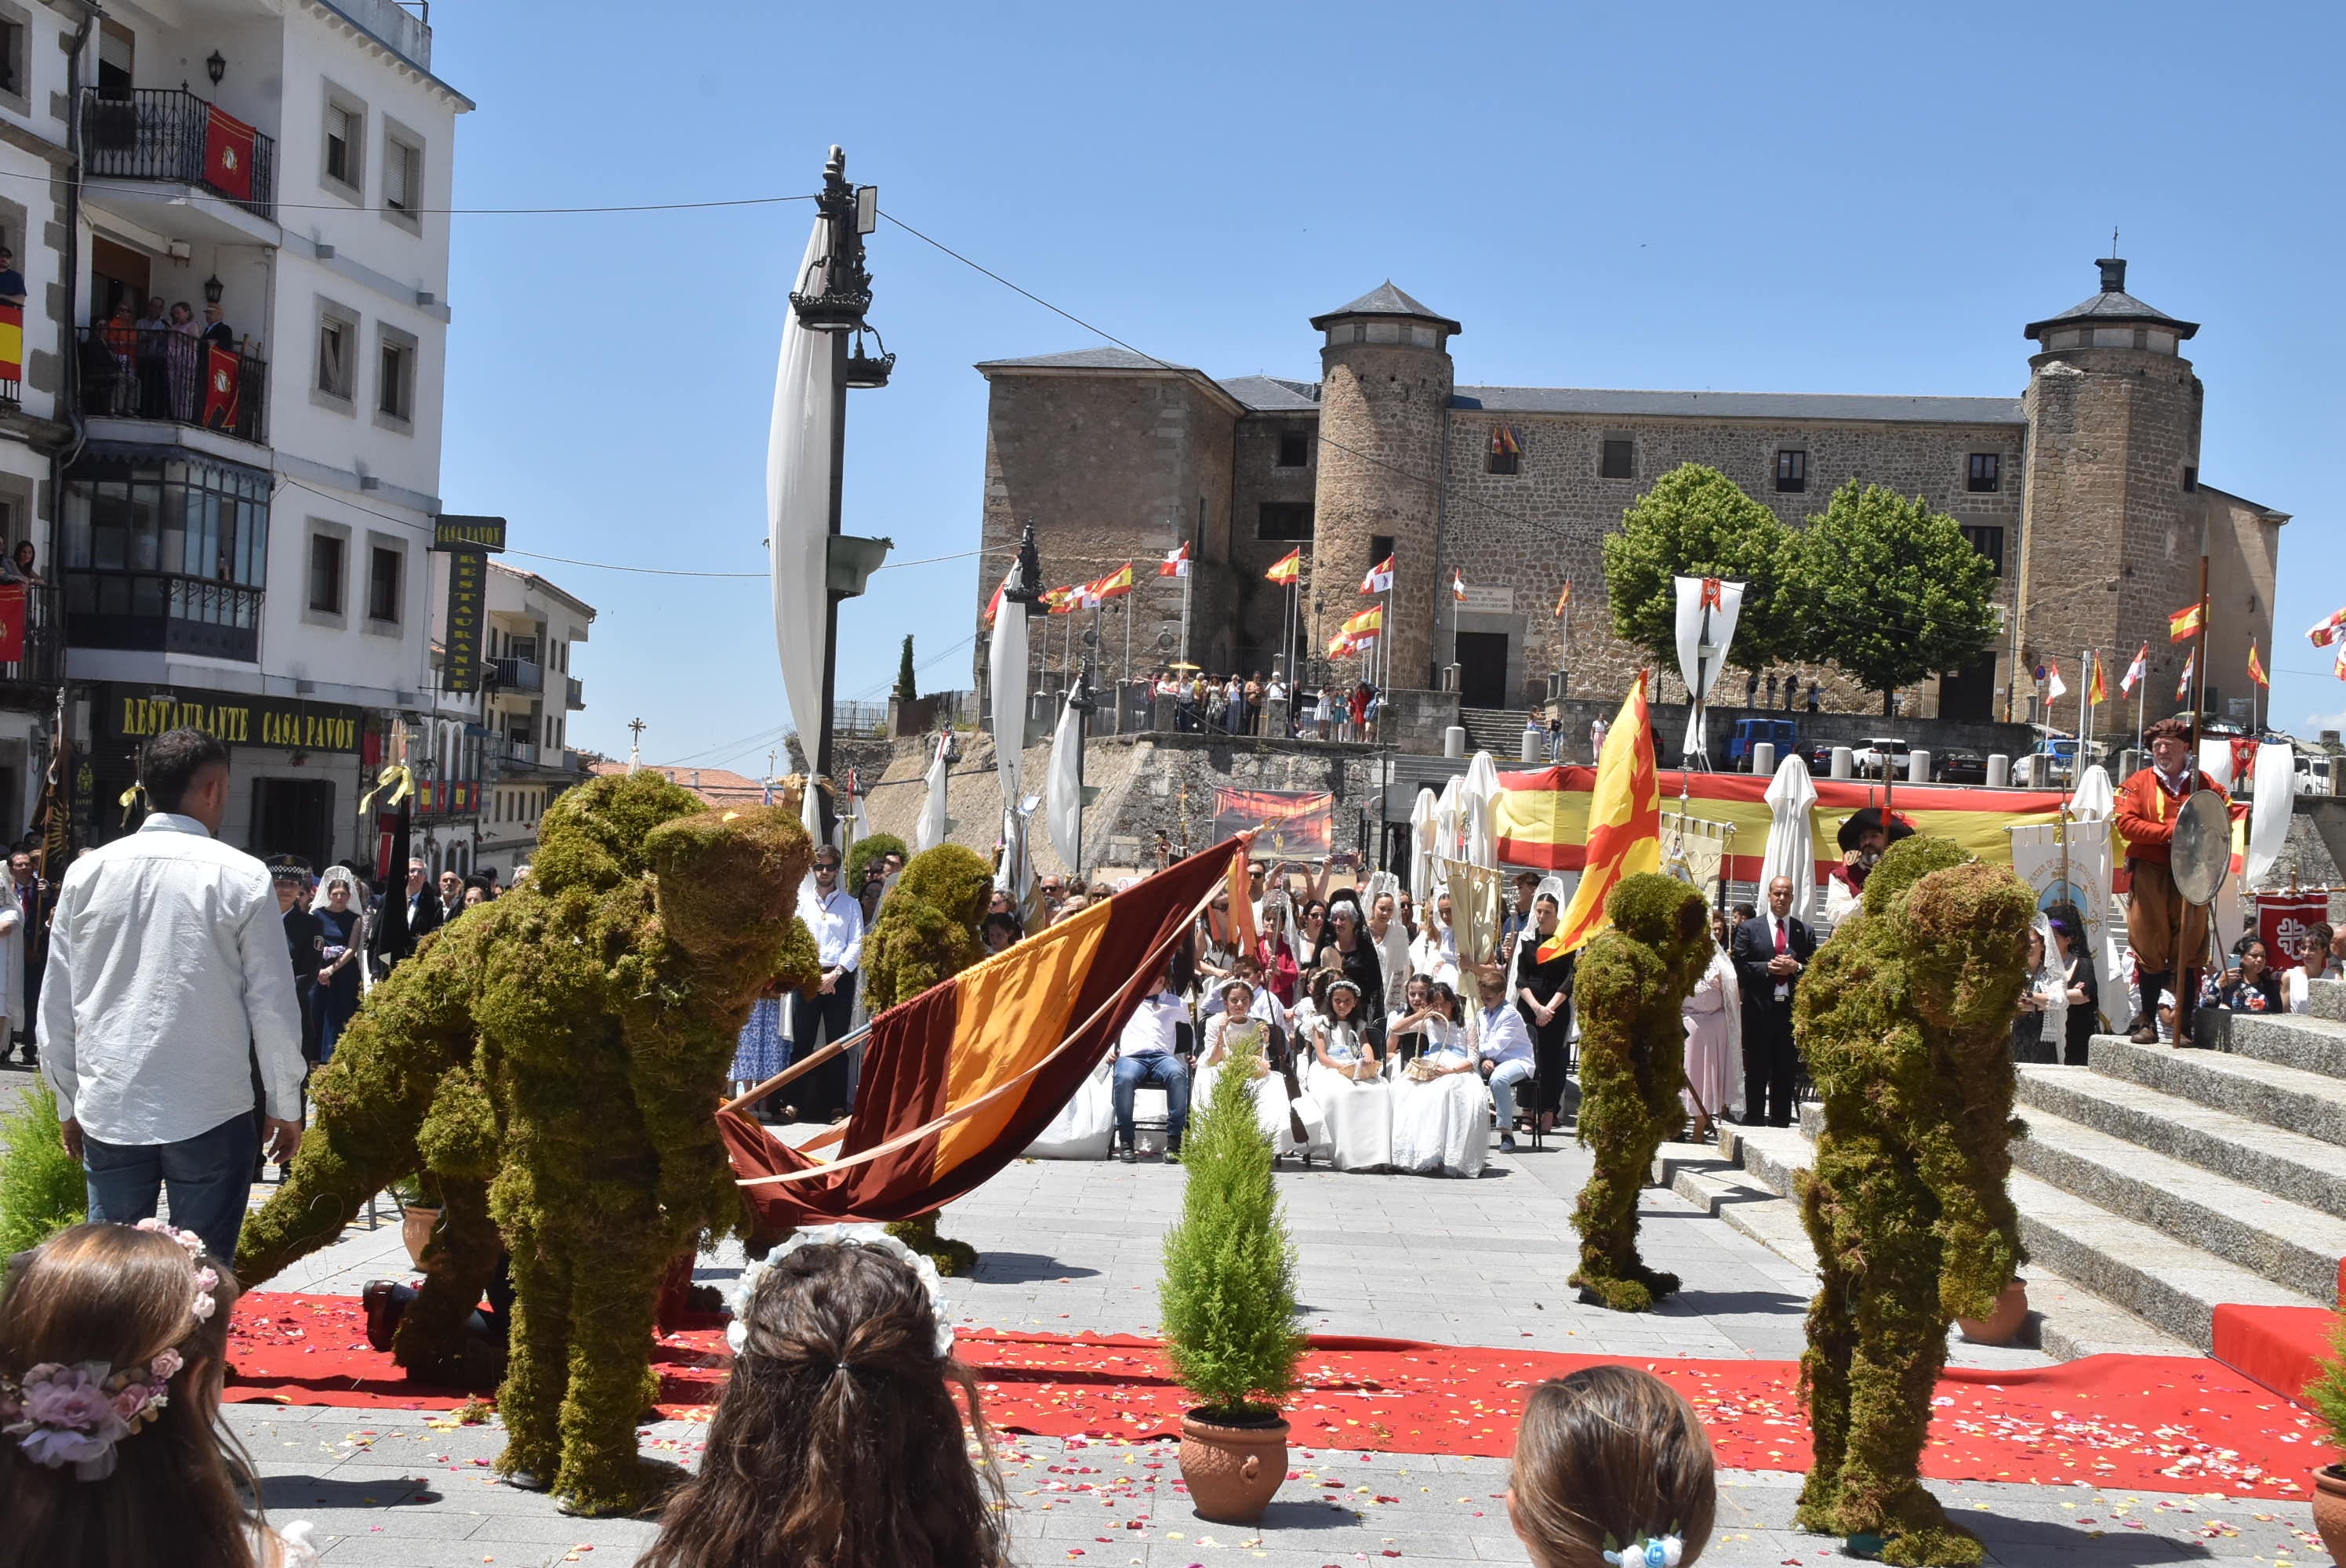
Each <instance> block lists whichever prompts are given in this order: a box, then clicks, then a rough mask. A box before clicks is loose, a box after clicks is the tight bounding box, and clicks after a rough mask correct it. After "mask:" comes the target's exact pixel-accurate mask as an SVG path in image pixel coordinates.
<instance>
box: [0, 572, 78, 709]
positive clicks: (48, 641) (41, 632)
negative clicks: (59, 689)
mask: <svg viewBox="0 0 2346 1568" xmlns="http://www.w3.org/2000/svg"><path fill="white" fill-rule="evenodd" d="M57 606H58V599H57V590H56V588H55V587H53V586H51V585H48V584H46V583H27V584H26V585H25V655H24V657H22V658H16V659H5V660H0V686H55V685H56V684H57V682H59V681H61V680H63V679H64V678H65V673H66V639H65V621H64V618H63V616H61V615H60V614H59V612H58V607H57Z"/></svg>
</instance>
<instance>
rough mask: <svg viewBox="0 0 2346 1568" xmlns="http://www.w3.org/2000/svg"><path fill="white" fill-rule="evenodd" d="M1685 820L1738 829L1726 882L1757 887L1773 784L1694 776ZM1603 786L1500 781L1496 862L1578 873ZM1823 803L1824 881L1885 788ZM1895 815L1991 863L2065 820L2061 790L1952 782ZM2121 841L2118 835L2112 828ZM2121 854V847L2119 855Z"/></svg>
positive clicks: (1834, 793)
mask: <svg viewBox="0 0 2346 1568" xmlns="http://www.w3.org/2000/svg"><path fill="white" fill-rule="evenodd" d="M1681 781H1682V776H1681V775H1680V774H1679V773H1678V772H1677V771H1676V770H1675V769H1666V770H1664V771H1663V773H1662V774H1661V777H1660V789H1661V797H1662V799H1664V800H1665V801H1668V802H1675V801H1676V800H1677V799H1678V789H1679V787H1680V784H1681ZM1683 782H1684V784H1685V786H1686V789H1687V794H1688V799H1687V814H1688V816H1691V817H1698V818H1704V819H1708V820H1711V821H1716V822H1727V823H1731V824H1732V825H1733V826H1734V827H1735V829H1736V834H1735V842H1734V846H1733V850H1734V852H1732V853H1730V854H1729V856H1728V857H1727V875H1728V878H1729V881H1739V882H1749V881H1758V880H1759V878H1760V860H1761V857H1762V856H1763V854H1764V853H1765V851H1766V847H1767V843H1768V828H1769V811H1768V802H1767V799H1766V796H1767V792H1768V785H1769V782H1770V780H1769V779H1768V778H1767V776H1765V775H1762V776H1760V777H1759V778H1754V777H1752V776H1751V775H1750V774H1748V773H1695V774H1691V775H1686V776H1683ZM1595 788H1596V769H1594V768H1578V767H1557V768H1542V769H1535V770H1532V771H1527V772H1522V773H1502V774H1500V775H1499V789H1500V795H1499V859H1500V860H1501V861H1503V862H1504V863H1505V864H1507V865H1511V866H1529V867H1532V868H1534V869H1535V870H1540V871H1579V870H1580V869H1581V865H1582V861H1583V860H1584V859H1585V858H1586V844H1587V839H1588V805H1589V799H1590V797H1591V794H1592V792H1593V791H1594V789H1595ZM1816 790H1817V801H1816V805H1815V806H1814V807H1812V808H1811V818H1812V823H1813V832H1812V833H1811V842H1813V843H1814V844H1815V845H1816V852H1817V853H1818V854H1819V855H1820V856H1828V855H1829V856H1831V859H1830V860H1827V859H1819V860H1817V862H1816V874H1817V876H1818V877H1819V878H1822V877H1824V876H1825V875H1826V874H1827V873H1829V872H1830V871H1831V870H1832V868H1833V867H1834V866H1836V865H1838V864H1840V863H1841V857H1840V851H1839V850H1836V849H1835V848H1834V847H1833V846H1834V835H1835V833H1836V832H1837V831H1838V830H1839V829H1840V827H1841V822H1842V821H1843V820H1845V819H1847V818H1848V817H1849V816H1850V815H1851V813H1852V812H1854V811H1857V810H1858V809H1861V808H1862V807H1865V806H1869V805H1872V806H1879V805H1880V804H1882V786H1881V785H1880V784H1879V783H1873V784H1867V783H1865V782H1864V781H1862V780H1860V779H1817V780H1816ZM1891 809H1892V810H1894V811H1896V812H1897V813H1898V814H1899V815H1900V816H1902V817H1905V818H1908V819H1909V820H1912V821H1913V824H1914V826H1915V829H1916V830H1917V831H1920V832H1924V833H1936V834H1939V835H1942V836H1943V837H1945V838H1950V839H1953V840H1955V842H1957V843H1959V844H1961V845H1962V846H1963V847H1964V849H1966V850H1970V851H1971V852H1972V853H1973V854H1974V855H1977V856H1978V857H1979V858H1980V859H1981V860H1985V861H1987V862H1988V863H1989V864H1991V865H1999V866H2008V865H2010V864H2012V845H2011V841H2010V839H2009V837H2008V836H2007V835H2006V834H2005V832H2004V829H2006V828H2007V827H2013V826H2016V825H2020V824H2025V823H2031V822H2037V823H2044V822H2053V821H2056V820H2059V818H2060V815H2061V792H2060V791H2059V790H2057V789H1984V788H1978V787H1966V786H1963V785H1947V784H1916V785H1911V786H1910V785H1905V784H1901V785H1899V786H1898V787H1897V789H1896V791H1895V793H1894V794H1893V796H1892V799H1891ZM2112 838H2113V839H2114V840H2115V839H2116V838H2117V834H2116V833H2115V832H2113V834H2112ZM2123 855H2124V850H2123V846H2122V845H2121V846H2120V849H2119V856H2120V858H2123Z"/></svg>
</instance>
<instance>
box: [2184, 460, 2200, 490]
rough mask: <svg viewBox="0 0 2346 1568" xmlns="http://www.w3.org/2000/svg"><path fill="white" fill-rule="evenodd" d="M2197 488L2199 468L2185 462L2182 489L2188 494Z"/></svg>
mask: <svg viewBox="0 0 2346 1568" xmlns="http://www.w3.org/2000/svg"><path fill="white" fill-rule="evenodd" d="M2198 488H2199V470H2198V469H2197V468H2195V467H2193V466H2192V465H2191V464H2190V463H2185V464H2184V465H2183V489H2184V492H2185V493H2186V494H2189V493H2190V492H2191V491H2194V490H2197V489H2198Z"/></svg>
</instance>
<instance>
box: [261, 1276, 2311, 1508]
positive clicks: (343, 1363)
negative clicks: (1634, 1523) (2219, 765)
mask: <svg viewBox="0 0 2346 1568" xmlns="http://www.w3.org/2000/svg"><path fill="white" fill-rule="evenodd" d="M959 1339H960V1349H961V1355H962V1358H963V1359H964V1360H965V1361H967V1362H968V1363H969V1364H970V1366H971V1368H972V1369H973V1370H974V1372H975V1373H976V1375H977V1378H978V1381H979V1384H980V1386H981V1388H982V1389H983V1390H984V1399H985V1408H986V1414H987V1417H988V1419H989V1420H992V1421H993V1422H994V1424H995V1425H996V1426H999V1427H1004V1428H1006V1429H1009V1430H1011V1431H1022V1432H1034V1433H1038V1434H1041V1435H1045V1436H1055V1437H1060V1436H1075V1435H1094V1436H1101V1437H1112V1438H1124V1439H1140V1438H1151V1437H1168V1436H1171V1435H1174V1434H1175V1433H1176V1432H1178V1430H1179V1424H1180V1418H1181V1412H1182V1410H1184V1409H1185V1408H1186V1407H1187V1406H1188V1403H1189V1401H1188V1399H1187V1398H1186V1397H1185V1396H1184V1395H1183V1393H1182V1392H1181V1390H1179V1389H1178V1387H1177V1386H1175V1385H1174V1384H1173V1382H1172V1381H1171V1380H1170V1377H1169V1375H1168V1371H1167V1369H1166V1366H1165V1361H1164V1359H1163V1357H1162V1356H1161V1355H1160V1354H1159V1353H1158V1349H1157V1345H1156V1342H1155V1341H1154V1340H1148V1339H1136V1338H1133V1337H1131V1336H1128V1335H1088V1334H1087V1335H1076V1336H1061V1335H1047V1334H1013V1333H1004V1332H999V1331H996V1330H992V1329H964V1330H963V1331H962V1332H961V1333H960V1336H959ZM230 1357H231V1359H232V1360H233V1362H234V1364H235V1367H236V1375H235V1377H234V1378H233V1379H231V1380H230V1388H229V1390H228V1397H229V1398H230V1400H276V1401H279V1402H280V1403H286V1404H301V1405H376V1406H394V1407H399V1408H404V1409H439V1408H445V1407H447V1406H450V1405H454V1404H455V1403H457V1402H459V1401H460V1400H463V1399H464V1392H463V1391H462V1390H431V1389H426V1388H423V1387H422V1386H420V1385H416V1384H411V1383H409V1382H407V1381H406V1380H404V1379H403V1378H402V1377H401V1376H400V1375H399V1371H398V1369H397V1368H395V1367H393V1365H392V1364H391V1359H390V1358H389V1357H388V1356H382V1355H378V1354H376V1353H375V1352H374V1351H373V1350H372V1349H369V1348H368V1347H367V1343H366V1335H365V1332H364V1328H363V1322H362V1319H361V1317H360V1314H359V1310H358V1302H357V1300H356V1298H352V1297H337V1296H326V1297H308V1296H289V1295H276V1294H272V1293H266V1292H264V1293H259V1294H255V1295H252V1296H249V1297H247V1298H245V1299H244V1300H243V1301H241V1302H240V1303H239V1304H238V1307H237V1312H236V1319H235V1322H234V1324H233V1326H232V1332H231V1336H230ZM656 1359H657V1362H658V1368H659V1372H660V1380H661V1397H662V1401H663V1402H662V1405H661V1410H662V1411H663V1412H664V1413H666V1414H668V1415H681V1416H687V1417H689V1416H693V1415H696V1414H699V1413H703V1411H704V1410H705V1407H706V1406H708V1405H709V1404H710V1403H712V1402H714V1400H716V1399H717V1397H718V1393H719V1390H720V1388H721V1387H722V1384H723V1380H724V1376H725V1370H724V1369H725V1364H726V1360H727V1357H726V1351H725V1341H724V1336H723V1334H722V1332H721V1331H720V1330H719V1329H718V1328H716V1327H714V1326H712V1327H709V1328H702V1329H688V1330H687V1331H685V1332H683V1333H679V1334H676V1335H671V1336H668V1337H666V1338H664V1339H662V1340H661V1341H660V1344H659V1349H658V1355H657V1358H656ZM1607 1359H1615V1358H1607V1357H1602V1356H1572V1355H1564V1354H1559V1353H1555V1352H1547V1351H1533V1350H1498V1349H1478V1348H1474V1347H1464V1348H1461V1347H1453V1346H1445V1345H1429V1344H1423V1343H1420V1342H1417V1341H1414V1340H1407V1339H1351V1338H1344V1337H1341V1336H1326V1335H1322V1336H1316V1337H1314V1339H1312V1341H1311V1350H1310V1351H1309V1352H1308V1353H1307V1354H1306V1356H1305V1358H1304V1361H1303V1365H1302V1369H1301V1370H1302V1377H1303V1387H1302V1388H1301V1390H1299V1391H1298V1392H1297V1393H1296V1395H1295V1396H1294V1398H1293V1399H1292V1400H1290V1405H1289V1410H1288V1419H1289V1420H1290V1421H1291V1422H1292V1423H1293V1424H1294V1427H1295V1441H1297V1442H1298V1443H1300V1444H1303V1445H1306V1446H1309V1447H1313V1448H1321V1449H1329V1448H1338V1449H1354V1450H1359V1451H1392V1452H1400V1453H1460V1454H1490V1455H1502V1454H1505V1453H1506V1452H1507V1451H1509V1450H1510V1449H1511V1448H1512V1447H1513V1446H1514V1442H1515V1418H1516V1416H1517V1414H1518V1412H1519V1411H1520V1410H1521V1409H1522V1402H1523V1392H1524V1390H1525V1388H1526V1387H1527V1386H1528V1385H1530V1384H1532V1383H1535V1382H1537V1381H1538V1380H1541V1379H1543V1378H1552V1377H1559V1376H1561V1375H1563V1374H1564V1373H1566V1372H1569V1371H1572V1370H1574V1369H1577V1368H1580V1367H1586V1366H1591V1365H1594V1364H1596V1363H1598V1362H1600V1361H1605V1360H1607ZM1633 1364H1639V1365H1643V1366H1645V1367H1647V1369H1650V1370H1652V1371H1653V1372H1655V1373H1657V1374H1658V1375H1659V1376H1662V1377H1665V1378H1668V1379H1669V1380H1671V1381H1673V1382H1674V1383H1675V1384H1677V1386H1678V1387H1679V1388H1680V1389H1681V1390H1684V1391H1685V1393H1686V1395H1687V1397H1688V1399H1689V1400H1692V1401H1693V1403H1694V1406H1695V1409H1696V1410H1698V1411H1699V1412H1700V1413H1701V1415H1702V1418H1703V1421H1704V1424H1705V1425H1706V1426H1708V1427H1709V1430H1710V1435H1711V1440H1712V1441H1713V1442H1714V1443H1715V1444H1716V1445H1717V1447H1718V1450H1719V1461H1720V1462H1721V1463H1723V1464H1726V1465H1729V1466H1731V1467H1734V1468H1737V1469H1749V1470H1792V1471H1798V1470H1805V1469H1806V1468H1807V1467H1808V1464H1809V1461H1810V1456H1809V1438H1808V1431H1807V1427H1806V1424H1805V1422H1804V1421H1803V1420H1802V1418H1801V1414H1800V1400H1799V1398H1798V1393H1797V1390H1798V1377H1799V1369H1798V1368H1797V1367H1795V1366H1794V1365H1792V1364H1791V1363H1790V1362H1786V1361H1702V1360H1655V1361H1647V1362H1642V1363H1633ZM1939 1400H1940V1404H1941V1410H1940V1415H1939V1420H1937V1421H1936V1422H1935V1423H1934V1425H1933V1431H1932V1443H1931V1447H1930V1448H1929V1449H1928V1450H1927V1451H1925V1453H1924V1455H1923V1473H1924V1474H1925V1475H1928V1476H1932V1477H1934V1478H1937V1479H1939V1480H1944V1481H1955V1480H1963V1481H2035V1482H2040V1483H2051V1484H2055V1485H2059V1484H2067V1483H2070V1482H2075V1481H2083V1482H2086V1483H2088V1484H2091V1485H2094V1486H2099V1487H2127V1488H2136V1489H2139V1490H2143V1491H2159V1492H2224V1493H2226V1494H2229V1495H2232V1496H2239V1497H2271V1498H2297V1499H2303V1498H2304V1497H2305V1496H2306V1495H2307V1492H2308V1472H2310V1471H2312V1470H2313V1469H2314V1468H2316V1466H2318V1465H2320V1464H2322V1463H2326V1462H2329V1461H2330V1460H2331V1454H2330V1453H2329V1452H2328V1451H2327V1450H2326V1449H2325V1448H2324V1447H2323V1446H2322V1444H2321V1436H2320V1429H2319V1427H2318V1425H2317V1423H2316V1421H2315V1420H2314V1418H2313V1416H2312V1414H2311V1412H2310V1411H2308V1410H2304V1409H2303V1408H2301V1407H2300V1406H2298V1405H2295V1404H2293V1403H2291V1402H2290V1401H2288V1400H2282V1399H2280V1398H2278V1397H2276V1396H2275V1395H2273V1394H2272V1393H2271V1392H2270V1391H2269V1390H2265V1389H2262V1388H2259V1387H2258V1386H2257V1385H2256V1384H2255V1383H2253V1382H2251V1381H2249V1380H2248V1379H2246V1378H2244V1377H2241V1376H2239V1374H2237V1373H2235V1372H2233V1371H2232V1370H2231V1369H2229V1368H2227V1367H2224V1366H2221V1365H2219V1364H2218V1363H2216V1362H2214V1361H2203V1360H2192V1359H2183V1358H2164V1357H2155V1356H2094V1357H2088V1358H2087V1359H2085V1360H2082V1361H2073V1362H2070V1363H2068V1364H2066V1365H2064V1366H2059V1367H2050V1368H2045V1369H2036V1370H2028V1371H2006V1372H1994V1373H1990V1372H1977V1371H1966V1370H1960V1369H1958V1370H1951V1371H1950V1372H1949V1373H1948V1374H1947V1376H1946V1377H1945V1378H1944V1379H1943V1380H1942V1382H1941V1383H1940V1387H1939Z"/></svg>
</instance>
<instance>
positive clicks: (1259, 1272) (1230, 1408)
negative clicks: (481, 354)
mask: <svg viewBox="0 0 2346 1568" xmlns="http://www.w3.org/2000/svg"><path fill="white" fill-rule="evenodd" d="M1258 1049H1259V1048H1245V1049H1241V1050H1239V1051H1238V1052H1236V1053H1234V1054H1232V1055H1231V1056H1230V1058H1229V1060H1228V1061H1226V1062H1225V1063H1223V1064H1222V1067H1221V1071H1220V1072H1219V1074H1217V1075H1216V1076H1215V1079H1214V1089H1213V1096H1212V1098H1211V1100H1210V1101H1209V1103H1208V1105H1206V1107H1205V1110H1204V1112H1203V1113H1202V1114H1201V1115H1199V1116H1198V1118H1197V1119H1196V1120H1194V1121H1192V1122H1191V1123H1190V1124H1189V1132H1188V1137H1187V1138H1185V1139H1184V1140H1183V1141H1182V1145H1181V1157H1182V1163H1183V1165H1184V1166H1186V1167H1187V1169H1188V1185H1187V1187H1186V1189H1185V1190H1184V1192H1183V1194H1182V1197H1181V1217H1180V1218H1179V1219H1178V1220H1177V1221H1176V1222H1175V1223H1174V1226H1173V1228H1172V1229H1171V1230H1169V1231H1168V1232H1166V1235H1165V1275H1164V1278H1163V1279H1162V1280H1161V1281H1160V1282H1159V1284H1158V1307H1159V1310H1160V1313H1161V1315H1162V1317H1163V1319H1164V1328H1165V1348H1166V1353H1167V1354H1168V1356H1169V1357H1170V1358H1171V1359H1172V1362H1173V1371H1174V1375H1175V1376H1176V1377H1178V1378H1179V1379H1180V1380H1181V1385H1182V1387H1184V1388H1186V1389H1188V1390H1189V1392H1190V1393H1191V1394H1192V1395H1194V1396H1195V1397H1196V1398H1197V1400H1198V1401H1199V1406H1200V1407H1201V1409H1200V1410H1199V1415H1200V1416H1202V1417H1204V1418H1205V1419H1207V1420H1220V1421H1230V1422H1238V1421H1260V1420H1269V1419H1270V1418H1273V1417H1275V1416H1277V1415H1278V1414H1279V1401H1280V1398H1281V1397H1282V1396H1283V1395H1285V1394H1286V1393H1287V1392H1288V1391H1289V1390H1291V1389H1292V1388H1294V1386H1295V1363H1296V1360H1297V1359H1298V1358H1299V1357H1301V1355H1302V1353H1303V1337H1302V1336H1301V1335H1300V1334H1298V1333H1297V1332H1296V1331H1295V1246H1294V1243H1293V1242H1291V1241H1290V1240H1289V1239H1288V1236H1287V1221H1286V1218H1285V1217H1284V1216H1283V1215H1282V1214H1281V1213H1280V1206H1279V1200H1278V1198H1277V1197H1276V1196H1275V1195H1274V1194H1273V1192H1272V1189H1271V1179H1270V1163H1271V1148H1270V1139H1269V1138H1267V1137H1265V1136H1264V1135H1263V1133H1262V1129H1261V1127H1260V1125H1258V1124H1257V1123H1256V1121H1255V1110H1254V1095H1253V1092H1252V1087H1251V1086H1252V1084H1253V1072H1254V1069H1253V1063H1254V1061H1255V1058H1256V1055H1257V1054H1258Z"/></svg>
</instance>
